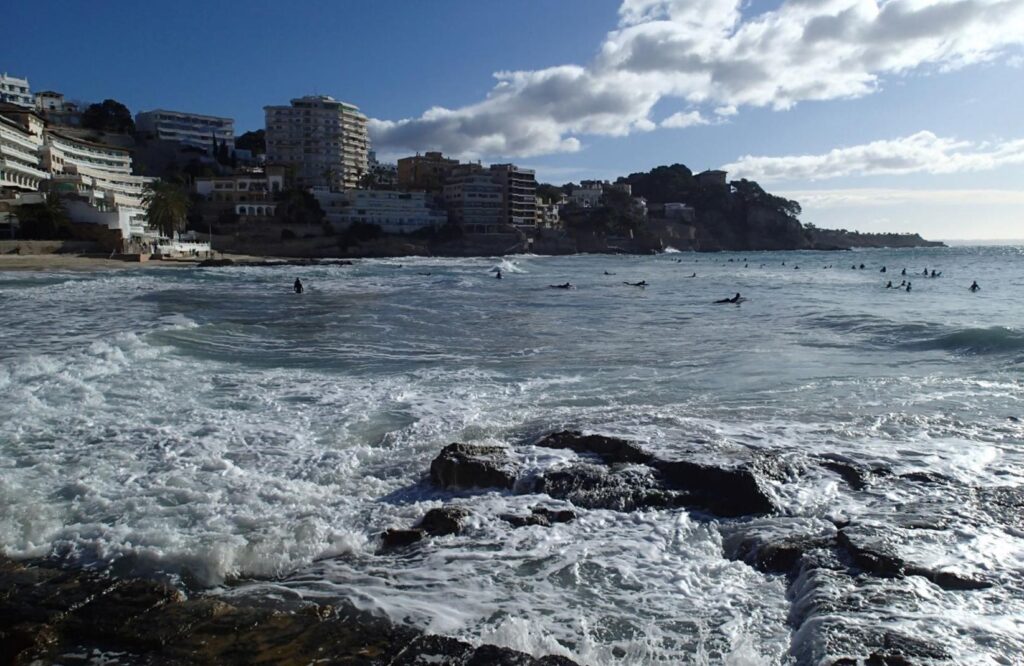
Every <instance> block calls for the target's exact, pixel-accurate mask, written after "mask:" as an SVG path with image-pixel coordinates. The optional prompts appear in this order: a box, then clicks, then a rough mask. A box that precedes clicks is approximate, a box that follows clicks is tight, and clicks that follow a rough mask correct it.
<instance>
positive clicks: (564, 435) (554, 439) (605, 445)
mask: <svg viewBox="0 0 1024 666" xmlns="http://www.w3.org/2000/svg"><path fill="white" fill-rule="evenodd" d="M537 446H543V447H545V448H549V449H570V450H572V451H575V452H576V453H592V454H594V455H596V456H599V457H600V458H601V460H603V461H604V462H605V464H607V465H613V464H615V463H641V464H646V463H649V462H650V461H651V459H652V456H651V454H650V453H648V452H646V451H644V450H643V449H642V448H641V447H640V446H638V445H636V444H634V443H632V442H629V441H627V440H624V439H619V438H618V437H605V436H604V435H584V434H583V433H581V432H580V431H578V430H563V431H561V432H556V433H552V434H550V435H547V436H546V437H543V438H542V439H541V440H540V441H538V442H537Z"/></svg>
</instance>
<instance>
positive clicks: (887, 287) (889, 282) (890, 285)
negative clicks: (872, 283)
mask: <svg viewBox="0 0 1024 666" xmlns="http://www.w3.org/2000/svg"><path fill="white" fill-rule="evenodd" d="M885 288H886V289H892V280H889V281H888V282H886V283H885Z"/></svg>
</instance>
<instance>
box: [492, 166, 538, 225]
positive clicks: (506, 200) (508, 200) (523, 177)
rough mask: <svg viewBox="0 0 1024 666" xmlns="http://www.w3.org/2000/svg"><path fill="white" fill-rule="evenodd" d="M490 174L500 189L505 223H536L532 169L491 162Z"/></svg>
mask: <svg viewBox="0 0 1024 666" xmlns="http://www.w3.org/2000/svg"><path fill="white" fill-rule="evenodd" d="M491 176H492V177H493V178H494V182H495V183H497V184H498V185H500V186H501V190H502V216H503V217H504V220H505V223H506V224H511V225H512V226H514V227H527V228H532V227H535V226H536V225H537V177H536V175H535V174H534V171H533V170H532V169H521V168H519V167H517V166H516V165H514V164H492V165H491Z"/></svg>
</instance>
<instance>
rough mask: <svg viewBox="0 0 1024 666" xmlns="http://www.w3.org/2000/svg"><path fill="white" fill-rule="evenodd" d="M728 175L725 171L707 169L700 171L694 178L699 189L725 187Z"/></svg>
mask: <svg viewBox="0 0 1024 666" xmlns="http://www.w3.org/2000/svg"><path fill="white" fill-rule="evenodd" d="M728 175H729V174H728V172H726V171H718V170H715V169H708V170H707V171H701V172H700V173H698V174H697V175H696V176H694V178H696V179H697V184H698V185H700V186H701V187H725V186H726V178H727V177H728Z"/></svg>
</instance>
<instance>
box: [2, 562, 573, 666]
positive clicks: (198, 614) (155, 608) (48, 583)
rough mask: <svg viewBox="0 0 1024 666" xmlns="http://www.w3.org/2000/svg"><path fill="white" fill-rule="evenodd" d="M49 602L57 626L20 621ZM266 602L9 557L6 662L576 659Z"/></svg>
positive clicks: (560, 662) (557, 664) (535, 663)
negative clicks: (185, 591)
mask: <svg viewBox="0 0 1024 666" xmlns="http://www.w3.org/2000/svg"><path fill="white" fill-rule="evenodd" d="M30 580H31V581H34V582H33V583H32V584H30V585H26V584H25V583H26V582H27V581H30ZM83 590H89V591H90V592H91V591H95V590H99V592H100V594H98V595H90V594H86V595H85V596H86V597H88V598H89V599H88V601H86V602H85V603H80V602H81V601H82V598H83V595H82V592H83ZM40 599H48V600H49V602H48V603H49V606H48V607H49V608H51V609H54V608H61V609H63V610H62V611H59V612H57V613H56V614H52V615H51V618H52V621H51V622H50V623H48V624H47V623H36V624H33V623H30V622H26V621H24V620H20V619H18V620H15V619H13V618H15V617H16V615H15V609H17V608H24V607H26V606H27V605H31V604H32V603H35V602H37V601H38V600H40ZM265 603H266V601H265V600H254V599H246V598H240V599H232V602H231V603H228V602H227V601H224V600H221V599H210V598H203V597H197V598H193V599H188V600H186V599H185V598H184V595H182V594H181V593H180V591H178V590H176V589H175V588H172V587H168V586H166V585H162V584H159V583H154V582H150V581H143V580H121V581H118V580H112V579H109V578H105V577H100V576H96V575H91V574H84V573H81V572H71V571H66V570H63V569H60V568H59V567H57V566H56V565H54V564H52V563H49V562H45V561H44V562H40V563H34V564H32V565H28V566H26V565H22V564H18V563H12V562H10V561H9V560H4V559H3V558H0V618H4V619H0V663H4V664H14V665H18V664H35V663H44V664H48V663H93V662H95V661H96V660H97V659H99V658H100V657H101V656H102V655H106V656H108V657H109V656H110V655H116V658H117V662H118V663H125V664H255V663H263V664H271V663H272V664H309V663H331V664H353V665H355V664H360V665H363V664H365V665H368V666H375V665H381V666H383V665H384V664H394V665H399V664H401V665H405V666H412V665H414V664H415V665H420V664H429V663H435V664H463V665H466V664H499V665H506V666H520V665H522V666H572V664H573V662H572V661H570V660H568V659H565V658H563V657H544V658H542V659H535V658H533V657H531V656H530V655H527V654H524V653H521V652H516V651H515V650H509V649H506V648H498V647H494V646H472V645H469V644H467V643H463V642H462V641H459V640H456V639H453V638H445V637H441V636H429V635H424V634H422V633H420V632H419V631H417V630H415V629H412V628H410V627H405V626H401V625H395V624H392V623H391V622H389V621H388V620H387V619H385V618H381V617H377V616H373V615H371V614H369V613H366V612H363V611H359V610H357V609H355V608H353V607H351V606H341V607H339V608H337V609H335V610H334V611H333V612H326V613H325V612H323V611H324V609H323V608H320V607H313V606H306V605H295V606H294V607H290V608H281V607H268V606H267V605H265ZM281 603H283V602H281Z"/></svg>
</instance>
